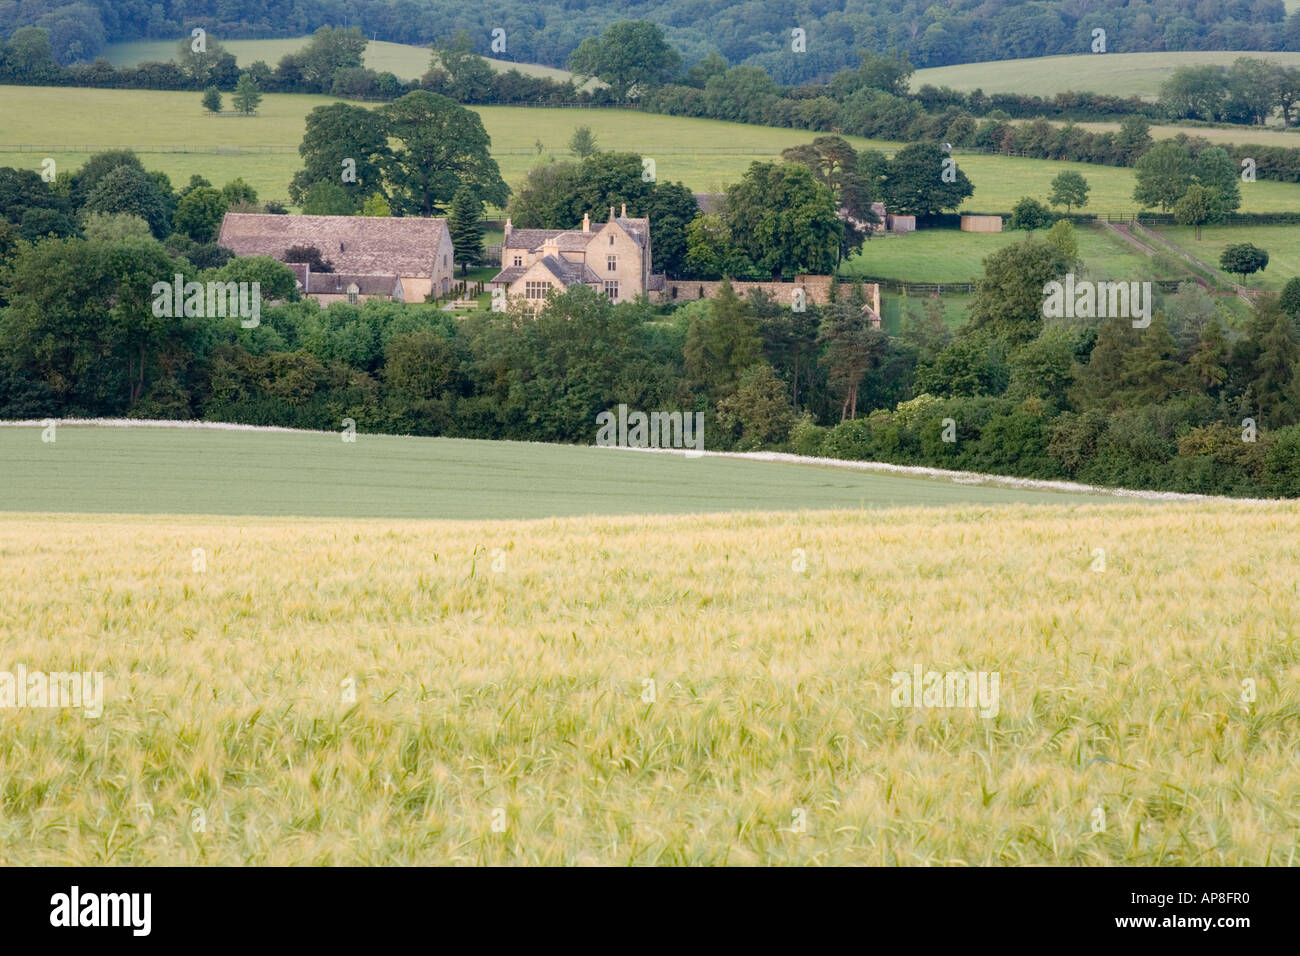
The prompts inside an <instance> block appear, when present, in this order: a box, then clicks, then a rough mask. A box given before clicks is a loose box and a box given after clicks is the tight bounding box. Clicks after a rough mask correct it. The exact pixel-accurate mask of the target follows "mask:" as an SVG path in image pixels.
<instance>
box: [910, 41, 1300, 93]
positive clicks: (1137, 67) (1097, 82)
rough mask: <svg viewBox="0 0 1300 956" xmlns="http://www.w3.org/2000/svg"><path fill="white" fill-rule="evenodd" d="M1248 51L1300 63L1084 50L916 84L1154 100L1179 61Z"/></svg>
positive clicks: (936, 71) (939, 75)
mask: <svg viewBox="0 0 1300 956" xmlns="http://www.w3.org/2000/svg"><path fill="white" fill-rule="evenodd" d="M1240 56H1249V57H1254V58H1256V59H1261V60H1269V61H1272V62H1274V63H1282V64H1284V65H1286V66H1300V53H1261V52H1258V51H1252V50H1247V51H1233V50H1189V51H1180V52H1176V53H1085V52H1080V53H1077V54H1072V55H1068V56H1043V57H1033V58H1030V59H1023V60H995V61H990V62H985V63H959V64H957V65H955V66H937V67H931V68H929V69H924V70H917V71H916V72H915V73H914V74H912V89H913V90H919V89H920V88H921V87H922V86H924V85H925V84H927V83H929V84H930V85H932V86H950V87H952V88H953V89H955V90H967V91H969V90H974V89H981V90H983V91H984V92H985V93H1025V94H1032V95H1036V96H1055V95H1056V94H1057V93H1065V92H1068V91H1070V90H1087V91H1090V92H1093V93H1106V94H1109V95H1111V96H1133V95H1136V96H1141V97H1143V98H1145V99H1155V98H1156V96H1157V94H1159V92H1160V84H1161V83H1163V82H1164V81H1165V80H1167V79H1169V77H1170V76H1171V75H1172V74H1173V72H1174V70H1176V69H1178V67H1180V66H1200V65H1203V64H1210V65H1215V66H1228V65H1229V64H1231V63H1232V62H1233V61H1234V60H1235V59H1237V57H1240Z"/></svg>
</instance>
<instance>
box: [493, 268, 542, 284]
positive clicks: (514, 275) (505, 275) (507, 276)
mask: <svg viewBox="0 0 1300 956" xmlns="http://www.w3.org/2000/svg"><path fill="white" fill-rule="evenodd" d="M530 268H532V267H531V266H511V267H510V268H509V269H502V270H501V271H500V272H498V273H497V274H496V275H494V276H493V277H492V281H493V282H504V283H505V284H506V285H509V284H510V283H512V282H514V281H515V280H516V279H518V278H519V277H520V276H521V275H523V274H524V273H525V272H527V271H528V270H529V269H530Z"/></svg>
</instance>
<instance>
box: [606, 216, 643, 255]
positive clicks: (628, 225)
mask: <svg viewBox="0 0 1300 956" xmlns="http://www.w3.org/2000/svg"><path fill="white" fill-rule="evenodd" d="M614 221H615V222H616V223H618V224H619V225H620V226H622V227H623V230H624V231H625V232H626V233H627V234H628V235H629V236H631V237H632V238H633V239H635V240H636V242H637V245H639V246H641V247H642V248H645V244H646V242H647V241H648V240H649V238H650V220H649V219H629V218H627V217H625V216H619V217H618V218H616V219H615V220H614Z"/></svg>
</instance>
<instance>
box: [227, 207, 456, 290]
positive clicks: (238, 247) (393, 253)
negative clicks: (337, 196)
mask: <svg viewBox="0 0 1300 956" xmlns="http://www.w3.org/2000/svg"><path fill="white" fill-rule="evenodd" d="M445 228H446V220H445V219H423V218H419V217H414V216H408V217H396V218H394V217H385V216H278V215H270V214H260V213H235V212H230V213H226V217H225V219H224V220H222V223H221V232H220V233H219V234H218V236H217V242H218V244H220V245H223V246H225V247H226V248H227V249H230V250H232V251H233V252H234V253H235V255H237V256H272V257H274V258H276V259H281V258H282V257H283V256H284V253H285V250H286V249H288V248H289V247H290V246H315V247H316V248H317V249H319V250H320V251H321V255H322V256H323V257H324V258H325V259H328V260H329V261H330V262H332V263H334V266H335V268H337V269H338V270H339V271H340V272H343V273H348V274H352V275H363V276H375V275H397V276H419V277H427V276H431V275H432V274H433V269H434V263H436V262H437V261H438V256H439V255H442V254H443V253H444V252H445V253H447V254H450V250H449V249H448V250H444V249H442V248H441V245H442V239H443V231H444V229H445ZM326 274H327V275H328V274H329V273H326ZM312 279H313V280H314V279H315V275H314V274H313V276H312Z"/></svg>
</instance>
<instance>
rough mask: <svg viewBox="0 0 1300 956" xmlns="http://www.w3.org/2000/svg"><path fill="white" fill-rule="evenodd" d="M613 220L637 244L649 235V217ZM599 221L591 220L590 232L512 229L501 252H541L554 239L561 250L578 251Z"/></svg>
mask: <svg viewBox="0 0 1300 956" xmlns="http://www.w3.org/2000/svg"><path fill="white" fill-rule="evenodd" d="M614 221H615V222H617V223H618V224H619V225H620V226H622V227H623V229H624V230H625V231H626V232H627V234H628V235H629V236H631V237H632V238H633V239H634V240H636V242H637V244H638V245H640V246H642V247H644V246H645V244H646V238H647V237H648V236H649V235H650V220H649V219H632V218H630V217H625V216H616V217H615V218H614ZM601 225H602V224H601V223H598V222H592V224H591V232H583V231H582V230H581V229H512V230H510V235H509V236H507V237H506V240H505V242H504V243H502V246H501V248H502V254H503V255H504V253H505V250H506V249H526V250H528V251H529V252H541V250H542V246H544V245H546V243H547V241H548V240H551V239H554V240H556V243H557V245H558V246H559V248H560V251H561V252H579V251H581V250H583V249H586V248H587V245H588V244H589V243H590V242H591V240H592V238H593V237H594V235H595V233H596V230H598V229H599V228H600V227H601Z"/></svg>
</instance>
